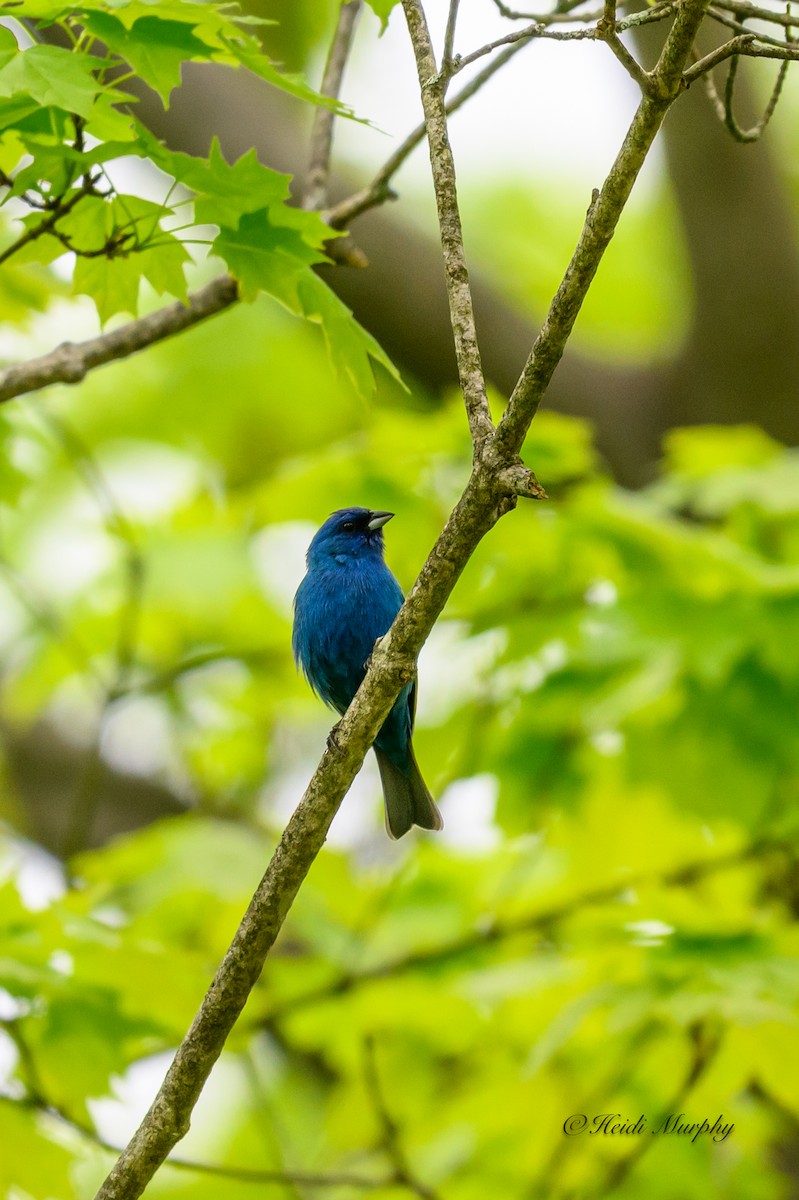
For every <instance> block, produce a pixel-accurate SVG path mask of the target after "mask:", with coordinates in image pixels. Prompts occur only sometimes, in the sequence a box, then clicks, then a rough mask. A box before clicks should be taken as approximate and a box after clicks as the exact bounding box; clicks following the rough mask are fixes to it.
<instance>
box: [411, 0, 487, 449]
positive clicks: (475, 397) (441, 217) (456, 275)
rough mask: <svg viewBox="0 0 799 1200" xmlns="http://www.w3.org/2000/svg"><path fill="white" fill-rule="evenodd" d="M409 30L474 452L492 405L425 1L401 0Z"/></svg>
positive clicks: (441, 92)
mask: <svg viewBox="0 0 799 1200" xmlns="http://www.w3.org/2000/svg"><path fill="white" fill-rule="evenodd" d="M402 7H403V9H404V10H405V19H406V21H407V23H408V32H409V33H410V36H411V43H412V45H413V52H414V57H415V58H416V70H417V74H418V76H419V87H420V89H421V93H422V106H423V108H424V116H425V124H426V126H427V140H428V144H429V147H430V167H431V171H432V174H433V186H434V188H435V194H436V208H437V210H438V224H439V230H440V233H441V250H442V254H443V257H444V271H445V274H446V279H447V298H448V300H449V315H450V321H451V323H452V332H453V336H454V339H455V354H456V357H457V361H458V377H459V379H460V385H461V391H462V392H463V399H464V403H465V404H466V414H467V417H468V419H469V430H470V432H471V435H472V443H473V445H474V448H475V452H476V453H479V451H480V448H481V447H482V444H483V442H484V441H485V440H486V439H487V438H488V437H490V436H491V434H492V433H493V431H494V423H493V421H492V420H491V410H490V409H489V407H488V397H487V395H486V385H485V378H484V376H483V367H482V364H481V362H480V350H479V347H478V345H477V329H476V327H475V322H474V308H473V306H472V292H471V288H470V286H469V273H468V270H467V268H466V257H465V255H464V251H463V230H462V228H461V219H460V212H459V210H458V192H457V187H456V183H455V162H454V159H453V157H452V150H451V148H450V144H449V136H448V133H447V109H446V104H445V102H444V83H443V80H442V78H441V76H439V74H438V72H437V70H436V60H435V55H434V54H433V45H432V42H431V40H430V31H429V30H428V28H427V20H426V18H425V15H424V9H423V8H422V4H421V0H402Z"/></svg>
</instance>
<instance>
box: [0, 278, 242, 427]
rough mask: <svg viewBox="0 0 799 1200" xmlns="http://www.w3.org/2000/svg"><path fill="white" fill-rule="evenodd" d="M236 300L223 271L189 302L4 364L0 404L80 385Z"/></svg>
mask: <svg viewBox="0 0 799 1200" xmlns="http://www.w3.org/2000/svg"><path fill="white" fill-rule="evenodd" d="M238 298H239V293H238V285H237V283H236V281H235V279H231V277H230V276H229V275H221V276H219V278H218V279H214V280H212V282H211V283H209V284H206V286H205V287H204V288H201V289H200V291H199V292H195V293H194V295H193V296H190V297H189V300H188V303H187V304H183V303H181V302H180V301H178V302H176V303H175V304H169V305H167V306H166V307H165V308H160V309H158V310H157V311H156V312H154V313H149V314H148V315H147V316H146V317H140V318H139V319H138V320H137V321H129V322H128V324H127V325H122V326H121V327H120V328H119V329H113V330H111V332H110V333H104V334H101V335H100V336H99V337H95V338H90V339H89V340H88V341H86V342H79V343H78V344H77V345H75V344H73V343H72V342H63V343H62V344H61V345H60V346H57V347H56V348H55V350H51V351H50V353H49V354H43V355H42V356H41V358H31V359H29V360H28V362H24V363H19V364H18V365H16V366H12V367H6V369H5V371H2V372H0V404H3V403H5V401H7V400H13V399H14V397H15V396H22V395H27V394H28V393H29V392H38V391H39V390H40V389H41V388H44V387H50V385H51V384H54V383H80V382H81V381H82V380H83V379H85V378H86V376H87V375H88V373H89V371H92V370H93V369H94V368H95V367H101V366H103V365H104V364H105V363H109V362H114V361H116V360H117V359H120V358H128V357H130V355H131V354H137V353H138V352H139V350H146V349H147V347H148V346H153V345H155V343H156V342H162V341H164V340H165V339H166V338H169V337H172V336H173V335H174V334H176V333H182V331H183V330H184V329H190V328H191V327H192V326H193V325H198V324H199V323H200V321H204V320H205V319H206V317H211V316H213V315H214V314H215V313H218V312H222V310H223V309H225V308H229V307H230V306H231V304H235V302H236V301H237V300H238Z"/></svg>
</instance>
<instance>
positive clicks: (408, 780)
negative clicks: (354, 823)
mask: <svg viewBox="0 0 799 1200" xmlns="http://www.w3.org/2000/svg"><path fill="white" fill-rule="evenodd" d="M374 749H375V754H376V755H377V765H378V767H379V768H380V779H381V782H382V784H383V797H384V799H385V802H386V830H387V831H388V835H389V837H391V838H394V839H396V838H401V837H402V835H403V834H405V833H407V832H408V830H409V829H410V827H411V825H419V826H421V828H422V829H443V828H444V822H443V821H442V819H441V813H440V812H439V811H438V809H437V808H436V803H435V801H434V799H433V797H432V796H431V795H430V793H429V791H428V790H427V784H426V783H425V781H424V780H423V779H422V774H421V771H420V770H419V767H418V764H417V762H416V759H415V758H414V754H413V750H412V748H411V747H410V746H409V747H408V769H407V771H401V770H400V769H399V767H397V766H395V765H394V763H393V762H392V761H391V759H390V758H388V756H387V755H386V754H384V752H383V751H382V750H380V749H379V748H378V747H377V746H375V748H374Z"/></svg>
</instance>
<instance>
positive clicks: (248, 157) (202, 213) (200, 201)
mask: <svg viewBox="0 0 799 1200" xmlns="http://www.w3.org/2000/svg"><path fill="white" fill-rule="evenodd" d="M141 140H142V144H143V146H144V147H145V150H146V152H147V153H148V155H149V157H150V158H151V159H152V161H153V162H155V163H156V164H157V165H158V166H159V167H160V168H161V169H162V170H163V171H166V172H168V173H169V174H170V175H172V176H174V178H175V179H176V180H177V181H178V183H181V184H183V186H184V187H187V188H189V189H190V190H191V191H192V192H194V194H195V196H196V197H197V200H196V201H195V205H194V213H195V219H196V221H197V223H198V224H201V225H218V226H223V225H224V226H227V227H229V228H230V229H235V227H236V226H237V224H238V222H239V218H240V217H242V216H244V214H245V213H253V212H257V211H258V210H259V209H263V208H264V207H265V206H267V205H271V204H272V202H275V203H277V202H280V201H283V200H286V199H288V195H289V181H290V179H291V176H290V175H283V174H281V173H280V172H279V171H273V170H271V168H269V167H265V166H263V164H262V163H260V162H259V161H258V155H257V153H256V151H255V149H252V150H248V151H247V153H246V154H243V155H242V156H241V158H239V159H238V160H237V161H236V162H235V163H232V164H231V163H228V162H227V161H226V159H225V158H224V157H223V155H222V151H221V149H220V147H219V142H218V140H217V138H214V139H213V141H212V142H211V149H210V152H209V155H208V158H207V159H204V158H195V157H193V156H192V155H190V154H184V153H183V152H181V151H172V150H168V149H167V148H166V147H165V146H163V145H162V144H161V143H160V142H158V141H156V139H155V138H153V137H152V135H150V134H148V133H147V131H146V130H143V129H142V131H141ZM331 232H332V231H328V236H330V233H331Z"/></svg>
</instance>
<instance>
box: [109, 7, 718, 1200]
mask: <svg viewBox="0 0 799 1200" xmlns="http://www.w3.org/2000/svg"><path fill="white" fill-rule="evenodd" d="M706 3H707V0H683V3H682V5H681V6H680V8H679V9H678V10H677V13H676V16H675V20H674V23H673V25H672V28H671V30H670V32H669V35H668V37H667V40H666V44H665V46H664V49H663V52H662V54H661V57H660V60H659V62H658V65H657V67H656V68H655V70H654V72H653V80H654V87H655V89H656V94H654V95H652V96H647V97H645V98H644V100H643V101H642V104H641V106H640V107H639V110H638V113H637V114H636V117H635V119H634V122H633V126H632V127H631V130H630V132H629V133H628V135H627V138H626V139H625V143H624V146H623V147H622V151H621V153H620V155H619V158H618V159H617V162H616V166H615V167H614V170H613V172H612V173H611V175H610V176H609V177H608V180H607V181H606V183H605V186H604V188H603V190H602V192H601V193H597V197H596V200H595V202H594V204H592V207H591V210H590V212H589V216H588V220H587V222H586V227H585V229H584V230H583V234H582V236H581V239H580V242H579V244H578V248H577V251H576V252H575V257H574V259H573V260H572V264H571V266H570V268H569V270H568V271H567V275H566V278H565V280H564V283H563V284H562V285H561V289H560V291H559V293H558V296H557V297H556V300H555V302H554V303H553V306H552V310H551V312H550V316H549V317H548V322H547V325H546V326H545V329H544V330H543V331H542V334H541V336H540V337H539V339H538V342H537V343H536V347H535V348H534V350H533V353H532V355H531V359H530V362H531V364H532V366H531V367H530V369H529V370H528V369H527V368H526V369H525V373H523V375H522V378H521V380H520V382H519V385H518V386H517V388H516V389H515V391H514V395H513V396H512V397H511V400H510V402H509V405H508V409H507V411H506V414H505V417H504V418H503V423H502V424H501V425H500V427H499V429H498V430H497V432H496V434H495V433H494V431H493V426H492V422H491V417H490V412H489V409H488V403H487V398H486V394H485V387H484V383H483V376H482V369H481V366H480V357H479V352H478V349H477V340H476V336H475V327H474V317H473V313H472V306H471V295H470V289H469V280H468V274H467V272H466V266H465V262H464V258H463V242H462V235H461V228H460V220H459V216H458V207H457V192H456V188H455V172H454V167H453V163H452V153H451V150H450V147H449V141H448V138H447V128H446V107H445V103H444V95H443V83H442V81H441V79H440V78H439V77H438V76H437V74H436V65H435V60H434V58H433V53H432V47H431V45H430V38H429V34H428V31H427V25H426V22H425V19H424V13H423V11H422V7H421V3H420V0H403V7H404V10H405V14H406V18H407V21H408V26H409V29H410V32H411V37H412V41H413V44H414V51H415V55H416V58H417V69H418V74H419V81H420V84H421V88H422V99H423V104H424V109H425V120H426V123H427V129H428V140H429V144H430V157H431V165H432V170H433V177H434V182H435V188H436V199H437V204H438V210H439V220H440V224H441V233H442V247H443V254H444V259H445V267H446V275H447V285H448V294H449V299H450V306H451V316H452V323H453V333H454V338H455V344H456V350H457V357H458V365H459V373H460V377H461V384H462V388H463V393H464V398H465V402H466V407H467V414H468V417H469V424H470V429H471V432H472V438H473V442H474V446H475V456H474V458H475V461H474V465H473V468H472V473H471V476H470V478H469V480H468V482H467V484H466V487H465V489H464V492H463V494H462V496H461V498H460V500H459V501H458V503H457V504H456V506H455V508H454V509H453V511H452V513H451V514H450V516H449V519H448V520H447V523H446V525H445V526H444V528H443V530H442V532H441V534H440V535H439V537H438V540H437V542H436V544H435V546H434V547H433V549H432V551H431V553H430V555H429V557H428V558H427V561H426V562H425V564H424V566H423V567H422V570H421V572H420V574H419V577H418V579H417V580H416V583H415V584H414V586H413V588H412V589H411V591H410V593H409V595H408V596H407V598H406V599H405V601H404V603H403V605H402V607H401V609H400V611H399V613H398V615H397V617H396V619H395V621H394V623H393V625H392V627H391V629H390V630H389V631H388V633H387V634H386V635H385V637H384V638H383V639H382V640H381V641H380V642H379V644H378V645H377V647H376V649H375V651H374V652H373V654H372V656H371V658H370V661H369V666H368V669H367V672H366V676H365V679H364V681H363V683H362V684H361V686H360V688H359V689H358V692H357V694H356V696H355V698H354V700H353V702H352V704H351V705H350V707H349V709H348V710H347V712H346V713H345V715H344V716H343V717H342V719H341V721H340V722H339V724H338V725H337V726H336V729H335V731H334V733H333V734H332V735H331V738H330V740H329V743H328V748H327V750H326V752H325V754H324V755H323V757H322V759H321V761H320V763H319V765H318V766H317V768H316V770H315V772H314V774H313V777H312V779H311V781H310V783H309V785H308V787H307V789H306V791H305V794H304V795H303V797H302V799H301V800H300V802H299V804H298V806H297V809H296V810H295V812H294V814H293V815H292V817H291V819H290V821H289V823H288V825H287V827H286V829H285V831H284V833H283V836H282V837H281V839H280V842H279V844H278V846H277V849H276V850H275V853H274V855H273V857H272V860H271V862H270V863H269V866H268V867H267V869H266V873H265V875H264V877H263V879H262V881H261V883H260V884H259V886H258V889H257V890H256V893H255V895H254V896H253V899H252V901H251V903H250V906H249V908H248V909H247V912H246V913H245V915H244V917H243V919H242V922H241V925H240V926H239V929H238V930H237V932H236V934H235V936H234V938H233V941H232V943H231V945H230V947H229V949H228V951H227V953H226V954H225V956H224V959H223V960H222V963H221V965H220V967H219V970H218V971H217V973H216V976H215V978H214V980H213V982H212V983H211V986H210V988H209V990H208V992H207V994H206V996H205V997H204V999H203V1001H202V1004H201V1006H200V1009H199V1011H198V1013H197V1015H196V1017H195V1019H194V1021H193V1022H192V1026H191V1028H190V1029H189V1031H188V1033H187V1034H186V1036H185V1038H184V1039H183V1042H182V1043H181V1045H180V1046H179V1048H178V1050H177V1052H176V1054H175V1058H174V1060H173V1062H172V1065H171V1066H170V1068H169V1070H168V1072H167V1075H166V1077H165V1079H164V1082H163V1084H162V1085H161V1087H160V1089H159V1091H158V1095H157V1096H156V1098H155V1100H154V1101H153V1104H152V1106H151V1107H150V1110H149V1112H148V1113H147V1114H146V1116H145V1117H144V1119H143V1121H142V1123H141V1125H140V1126H139V1129H138V1130H137V1131H136V1133H135V1134H134V1136H133V1138H132V1139H131V1141H130V1143H129V1145H128V1146H127V1147H126V1149H125V1150H124V1151H123V1153H122V1154H121V1156H120V1158H119V1159H118V1161H117V1163H116V1164H115V1166H114V1168H113V1170H112V1171H111V1173H110V1175H109V1176H108V1178H107V1179H106V1181H105V1183H104V1184H103V1185H102V1187H101V1188H100V1191H99V1192H98V1193H97V1200H135V1198H136V1197H138V1196H140V1195H141V1193H142V1192H143V1191H144V1189H145V1188H146V1187H147V1185H148V1183H149V1182H150V1180H151V1179H152V1177H153V1175H154V1174H155V1172H156V1171H157V1169H158V1167H159V1166H160V1164H161V1163H162V1162H163V1161H164V1159H165V1158H166V1156H167V1155H168V1154H169V1152H170V1150H171V1149H172V1148H173V1146H175V1145H176V1143H177V1142H178V1141H179V1140H180V1138H181V1137H182V1136H183V1135H184V1134H185V1133H186V1131H187V1130H188V1128H189V1124H190V1120H191V1114H192V1111H193V1109H194V1106H195V1104H196V1102H197V1100H198V1098H199V1096H200V1093H201V1091H202V1089H203V1086H204V1084H205V1082H206V1080H207V1078H208V1076H209V1074H210V1072H211V1070H212V1068H213V1066H214V1063H215V1062H216V1061H217V1059H218V1058H219V1056H220V1054H221V1053H222V1050H223V1047H224V1045H225V1041H226V1039H227V1037H228V1035H229V1033H230V1031H231V1030H232V1028H233V1026H234V1024H235V1023H236V1021H237V1019H238V1017H239V1015H240V1014H241V1012H242V1010H243V1008H244V1005H245V1004H246V1002H247V998H248V996H249V993H250V991H251V990H252V988H253V987H254V985H255V983H256V981H257V979H258V977H259V975H260V973H261V970H262V969H263V965H264V962H265V960H266V956H267V954H268V953H269V950H270V949H271V947H272V946H273V944H274V942H275V939H276V938H277V936H278V933H279V931H280V928H281V926H282V924H283V921H284V920H285V917H286V914H287V913H288V910H289V909H290V907H291V905H292V903H293V901H294V899H295V897H296V895H297V892H298V891H299V888H300V887H301V885H302V883H303V881H304V879H305V876H306V875H307V873H308V871H309V869H310V867H311V865H312V864H313V862H314V859H315V858H316V856H317V854H318V853H319V851H320V849H321V848H322V846H323V844H324V841H325V838H326V836H327V832H328V829H329V827H330V823H331V821H332V820H333V817H334V816H335V813H336V812H337V810H338V807H339V805H340V803H341V801H342V799H343V797H344V795H345V794H346V792H347V790H348V789H349V787H350V784H351V783H352V781H353V779H354V777H355V775H356V774H357V772H358V771H359V770H360V768H361V766H362V764H363V760H364V756H365V754H366V751H367V749H368V748H369V747H370V746H371V744H372V742H373V741H374V738H375V736H376V735H377V733H378V732H379V730H380V729H381V727H382V725H383V723H384V721H385V719H386V717H387V715H388V713H389V711H390V709H391V707H392V705H393V703H394V701H395V699H396V697H397V695H398V694H399V692H400V690H401V689H402V687H403V686H405V685H406V684H407V683H409V682H410V681H411V680H412V679H413V678H414V675H415V670H416V659H417V657H418V654H419V651H420V649H421V647H422V645H423V644H424V642H425V640H426V638H427V636H428V634H429V633H430V630H431V629H432V627H433V625H434V624H435V622H436V620H437V619H438V617H439V615H440V614H441V611H442V609H443V608H444V605H445V603H446V602H447V600H448V598H449V596H450V594H451V592H452V590H453V588H454V586H455V584H456V582H457V580H458V578H459V576H460V574H461V572H462V571H463V569H464V567H465V566H466V564H467V563H468V561H469V559H470V558H471V556H472V554H473V553H474V551H475V549H476V548H477V546H478V545H479V543H480V542H481V540H482V539H483V537H484V536H485V535H486V534H487V533H488V532H489V530H490V529H491V528H492V527H493V526H494V524H496V522H497V521H498V520H499V518H500V517H501V516H502V515H503V514H504V513H506V512H508V511H509V510H510V509H512V508H513V507H514V505H515V503H516V497H517V495H518V494H525V495H537V494H540V489H538V491H536V489H537V488H538V485H537V483H536V482H535V480H534V477H532V475H531V473H530V472H528V471H527V470H526V468H524V467H523V466H522V465H521V463H520V462H519V460H518V458H517V455H518V450H519V448H520V447H521V444H522V441H523V439H524V436H525V434H526V431H527V428H528V427H529V424H530V421H531V420H532V417H533V415H534V413H535V409H536V407H537V404H538V402H539V400H540V397H541V395H543V391H544V389H545V387H546V385H547V384H548V382H549V379H550V378H551V375H552V371H553V370H554V368H555V366H556V365H557V362H558V360H559V358H560V356H561V354H562V352H563V348H564V346H565V343H566V339H567V337H568V335H569V333H570V331H571V327H572V325H573V323H574V319H575V318H576V315H577V312H578V311H579V308H580V305H581V303H582V300H583V298H584V296H585V293H586V292H587V290H588V287H589V285H590V282H591V280H592V279H593V276H594V274H595V272H596V269H597V266H598V263H599V260H600V259H601V257H602V254H603V253H604V250H605V249H606V247H607V244H608V243H609V241H610V238H611V236H612V233H613V230H614V228H615V225H616V222H617V221H618V219H619V216H620V214H621V210H622V209H623V207H624V204H625V202H626V200H627V197H628V196H629V194H630V190H631V188H632V184H633V182H634V180H635V177H636V176H637V173H638V171H639V170H640V167H641V165H642V163H643V160H644V158H645V156H646V153H647V151H648V149H649V147H650V146H651V144H652V140H653V139H654V137H655V134H656V133H657V130H658V129H659V127H660V124H661V122H662V120H663V117H664V115H665V113H666V111H667V109H668V108H669V106H670V105H671V103H672V102H673V101H674V99H675V98H676V96H677V94H678V93H679V91H680V89H681V87H683V86H684V83H683V80H682V70H683V67H684V65H685V61H686V59H687V57H688V54H689V53H690V50H691V47H692V45H693V41H694V37H695V34H696V32H697V29H698V27H699V24H700V22H701V20H702V16H703V13H704V9H705V5H706Z"/></svg>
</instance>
